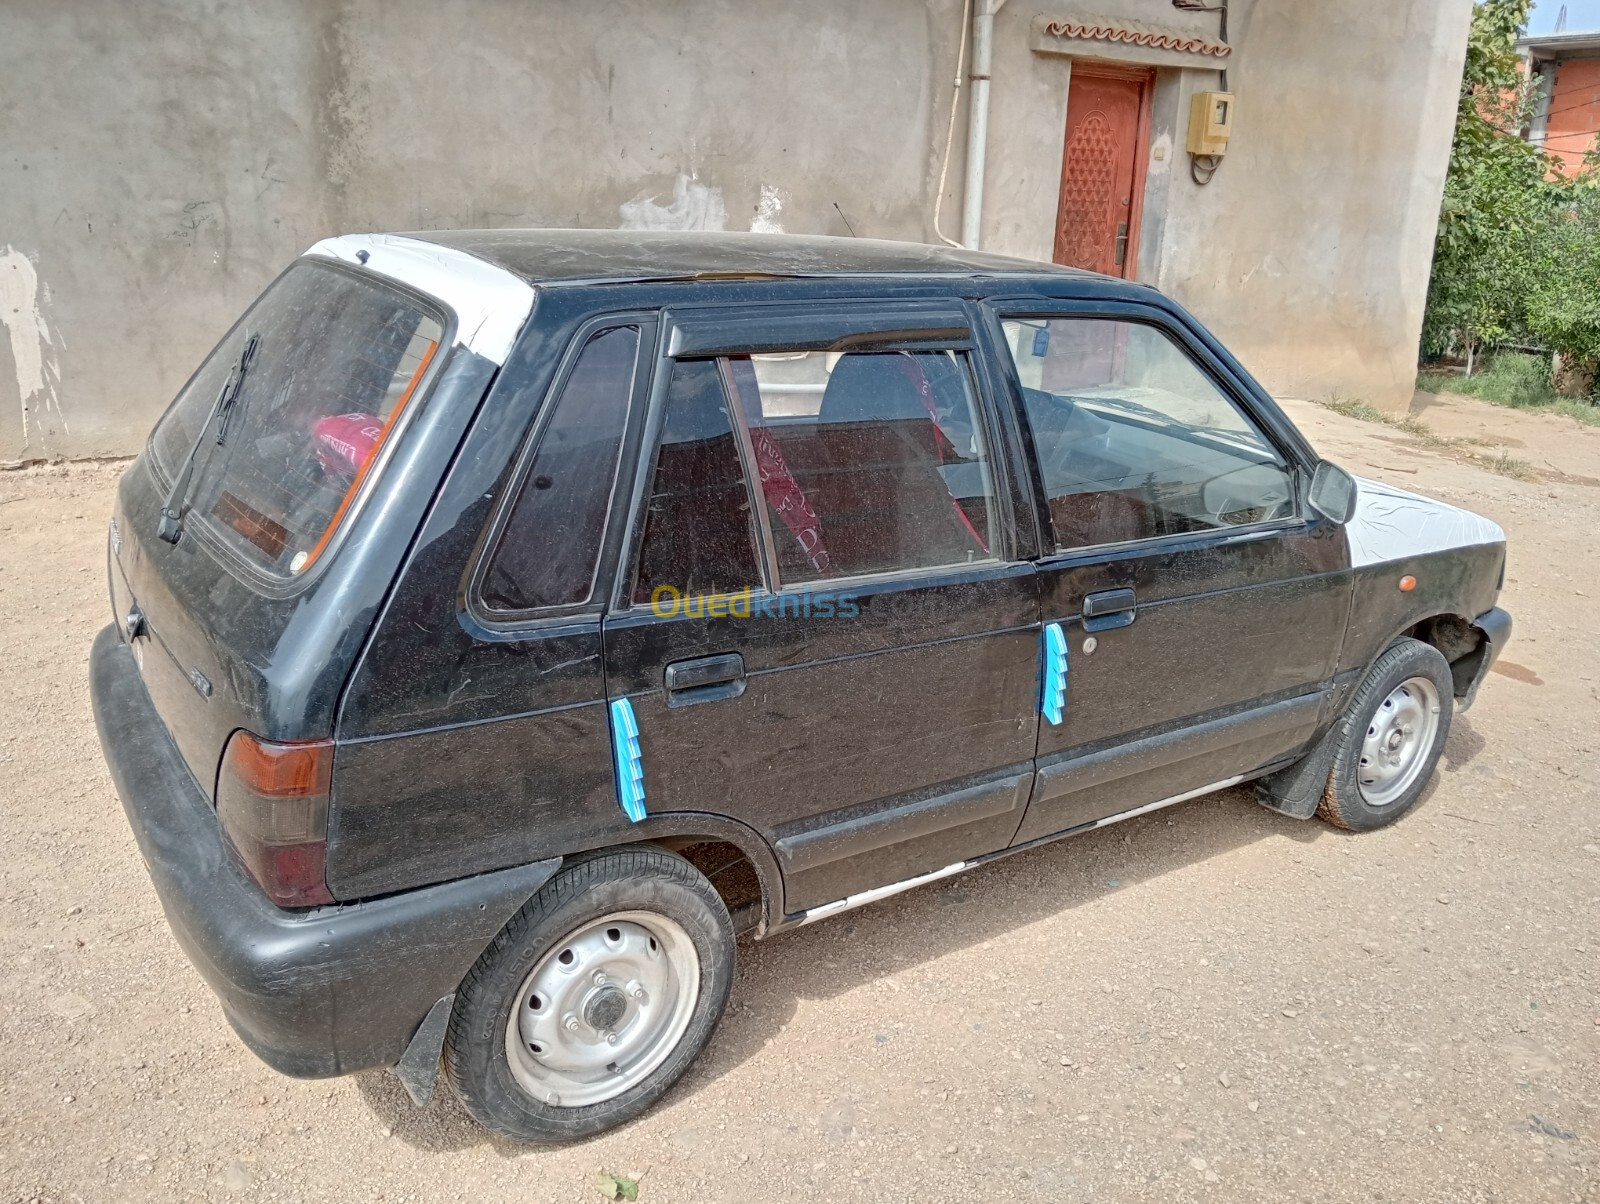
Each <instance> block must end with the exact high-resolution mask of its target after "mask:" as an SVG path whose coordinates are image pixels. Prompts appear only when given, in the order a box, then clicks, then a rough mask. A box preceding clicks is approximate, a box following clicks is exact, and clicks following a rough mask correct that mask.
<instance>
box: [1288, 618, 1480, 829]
mask: <svg viewBox="0 0 1600 1204" xmlns="http://www.w3.org/2000/svg"><path fill="white" fill-rule="evenodd" d="M1453 709H1454V703H1453V698H1452V682H1451V677H1450V663H1449V662H1448V661H1446V660H1445V659H1444V657H1443V656H1442V655H1441V654H1440V652H1439V650H1438V649H1437V648H1434V647H1433V646H1432V645H1429V644H1424V643H1422V642H1421V641H1420V640H1411V639H1405V640H1400V641H1398V642H1397V643H1395V644H1394V645H1392V646H1391V647H1390V648H1389V649H1388V650H1387V651H1386V652H1384V654H1383V655H1382V656H1380V657H1379V658H1378V660H1377V663H1375V664H1374V665H1373V666H1372V670H1371V671H1370V672H1369V673H1368V674H1367V676H1366V679H1365V680H1364V681H1363V682H1362V683H1361V685H1360V686H1359V687H1358V688H1357V690H1356V693H1355V696H1354V697H1353V698H1352V699H1351V700H1350V706H1349V708H1348V709H1347V710H1346V711H1345V714H1344V716H1343V718H1341V719H1340V720H1339V726H1338V732H1339V736H1338V752H1337V753H1336V754H1335V756H1334V762H1333V771H1332V772H1331V773H1330V774H1329V775H1328V785H1327V788H1326V789H1325V790H1324V791H1323V795H1322V802H1321V804H1320V805H1319V806H1318V808H1317V814H1318V815H1320V816H1321V817H1322V818H1323V819H1325V820H1327V821H1328V822H1329V823H1331V824H1333V825H1335V826H1336V827H1340V828H1349V829H1351V830H1352V831H1356V832H1367V831H1370V830H1372V829H1373V828H1381V827H1383V826H1384V825H1385V824H1391V823H1393V822H1394V821H1395V820H1397V819H1399V818H1400V817H1401V816H1402V815H1404V814H1405V813H1406V812H1407V811H1409V810H1411V808H1412V807H1414V806H1416V804H1417V800H1418V799H1420V798H1421V797H1422V792H1423V791H1424V790H1425V789H1426V788H1427V785H1428V781H1429V779H1430V778H1432V777H1433V771H1434V768H1435V766H1437V765H1438V763H1439V756H1440V754H1441V753H1443V751H1444V745H1445V741H1446V740H1447V739H1448V738H1449V736H1450V719H1451V715H1452V712H1453Z"/></svg>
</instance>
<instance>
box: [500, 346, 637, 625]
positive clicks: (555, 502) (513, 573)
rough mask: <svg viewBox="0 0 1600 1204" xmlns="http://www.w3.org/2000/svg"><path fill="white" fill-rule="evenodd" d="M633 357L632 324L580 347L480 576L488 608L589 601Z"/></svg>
mask: <svg viewBox="0 0 1600 1204" xmlns="http://www.w3.org/2000/svg"><path fill="white" fill-rule="evenodd" d="M638 358H639V329H638V327H636V326H616V327H612V328H611V329H609V330H604V331H601V332H599V333H598V334H595V335H593V336H591V337H590V339H589V341H588V342H587V343H585V344H584V346H583V350H582V352H581V353H580V354H579V356H578V360H577V363H576V364H575V365H574V366H573V369H572V373H571V375H570V376H568V377H567V381H566V384H565V385H564V386H562V389H561V393H560V396H559V397H558V398H557V399H556V403H555V409H554V411H553V412H552V413H551V414H550V416H549V418H548V420H547V421H546V423H545V426H544V428H543V430H542V431H541V432H540V433H539V434H538V436H537V438H538V446H537V449H536V450H535V452H534V456H533V461H532V463H531V464H530V465H529V466H528V471H527V473H526V475H525V476H524V477H523V482H522V491H521V493H520V494H519V495H518V497H517V501H516V505H515V506H514V507H513V508H512V510H511V515H510V517H509V518H508V519H507V521H506V525H505V527H504V529H503V530H502V532H501V535H500V539H499V543H498V544H497V545H496V547H495V552H494V557H493V559H492V560H491V561H490V562H489V568H488V571H487V572H486V573H485V575H484V578H483V585H482V597H483V601H484V602H485V604H487V605H488V607H489V609H491V610H496V611H527V610H538V609H543V608H546V607H560V606H581V605H583V604H584V603H586V602H588V601H589V600H590V599H591V597H592V596H593V594H594V586H595V571H596V566H597V565H598V563H599V555H600V539H601V536H602V534H603V533H604V531H605V524H606V514H607V512H608V511H609V509H610V506H611V498H612V495H613V490H614V489H615V487H616V476H617V460H618V457H619V455H620V453H621V449H622V435H623V430H624V428H625V427H626V426H627V421H628V402H629V399H630V398H631V397H632V395H633V387H634V373H635V371H636V370H637V364H638Z"/></svg>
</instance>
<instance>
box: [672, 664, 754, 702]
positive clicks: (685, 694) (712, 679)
mask: <svg viewBox="0 0 1600 1204" xmlns="http://www.w3.org/2000/svg"><path fill="white" fill-rule="evenodd" d="M665 684H666V688H667V705H668V706H669V707H683V706H691V705H693V704H694V703H697V702H716V701H718V700H719V699H723V698H737V697H739V695H741V694H743V693H744V686H745V678H744V657H742V656H740V655H739V654H738V653H737V652H725V653H722V654H721V655H718V656H701V657H696V658H695V659H694V660H688V661H676V662H674V663H673V664H670V665H668V666H667V672H666V682H665Z"/></svg>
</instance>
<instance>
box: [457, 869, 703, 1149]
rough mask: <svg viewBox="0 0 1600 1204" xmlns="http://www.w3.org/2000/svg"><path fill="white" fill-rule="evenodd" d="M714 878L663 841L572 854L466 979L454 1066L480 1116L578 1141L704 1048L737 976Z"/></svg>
mask: <svg viewBox="0 0 1600 1204" xmlns="http://www.w3.org/2000/svg"><path fill="white" fill-rule="evenodd" d="M733 949H734V945H733V926H732V924H731V922H730V921H729V918H728V911H727V908H726V907H725V906H724V905H723V902H722V900H721V898H720V897H718V895H717V892H716V890H715V889H714V888H713V887H712V886H711V884H710V883H709V882H707V881H706V879H705V878H704V877H703V876H702V875H701V874H700V873H699V871H698V870H696V869H695V868H694V867H693V866H691V865H690V864H689V863H688V862H687V861H685V860H684V859H683V858H681V857H678V856H676V855H674V854H672V853H668V852H666V851H665V850H663V849H658V848H655V847H650V846H646V847H641V848H629V849H620V850H617V851H615V852H608V853H601V854H597V855H594V856H591V857H587V858H584V859H582V860H579V861H576V862H574V863H572V864H570V865H568V866H566V867H564V868H563V869H562V870H561V872H560V873H558V874H557V875H556V876H555V877H554V878H552V879H551V880H550V881H549V882H548V883H546V884H545V886H544V889H542V890H541V891H540V892H539V893H538V894H537V895H535V896H534V897H533V898H532V899H530V900H529V901H528V903H527V904H526V905H525V906H524V907H523V908H522V910H521V911H520V912H518V913H517V915H516V916H515V917H513V918H512V920H511V922H510V923H509V924H507V925H506V927H505V929H504V930H503V931H502V932H501V933H500V935H499V936H498V937H496V938H495V941H494V943H493V944H492V945H490V947H489V948H488V949H487V950H486V951H485V952H484V954H483V956H482V957H481V958H479V960H478V963H477V965H476V966H474V967H473V969H472V971H471V972H470V973H469V974H468V976H467V978H466V980H465V981H464V982H463V983H462V986H461V989H460V991H459V992H458V993H457V995H456V1004H455V1010H454V1012H453V1013H452V1015H451V1021H450V1033H449V1037H448V1038H447V1040H446V1044H445V1066H446V1069H447V1070H448V1072H449V1075H450V1079H451V1082H452V1083H453V1084H454V1086H455V1089H456V1093H457V1094H458V1095H459V1096H460V1097H461V1101H462V1103H463V1104H464V1105H465V1106H466V1108H467V1111H468V1112H470V1113H471V1114H472V1115H473V1117H474V1118H476V1119H477V1120H478V1121H479V1122H480V1123H481V1124H483V1125H485V1126H486V1127H488V1128H490V1129H493V1130H494V1131H495V1132H497V1133H501V1134H504V1135H505V1136H507V1137H511V1138H514V1139H517V1140H520V1141H540V1142H551V1141H570V1140H574V1139H576V1138H581V1137H587V1136H589V1135H591V1134H594V1133H599V1132H602V1131H604V1130H606V1129H609V1128H612V1127H614V1126H616V1125H619V1124H622V1123H624V1122H626V1121H628V1120H631V1119H632V1118H633V1117H635V1116H637V1115H639V1114H640V1113H641V1112H643V1111H645V1110H646V1109H647V1108H649V1107H650V1105H651V1104H653V1103H654V1102H655V1101H656V1100H657V1099H659V1098H660V1097H661V1095H662V1094H664V1093H665V1092H666V1090H667V1089H668V1088H669V1087H671V1086H672V1084H673V1083H674V1082H676V1081H677V1079H678V1078H679V1076H681V1075H682V1074H683V1072H684V1071H685V1070H687V1069H688V1067H689V1064H690V1063H691V1062H692V1061H693V1060H694V1058H695V1056H696V1055H697V1054H699V1052H700V1050H701V1049H702V1048H704V1047H705V1044H706V1042H707V1041H708V1040H709V1039H710V1036H711V1032H712V1030H713V1029H714V1028H715V1027H716V1025H717V1021H718V1020H719V1019H720V1018H721V1016H722V1009H723V1006H724V1005H725V1004H726V1002H727V998H728V988H729V985H730V984H731V982H732V977H733V957H734V953H733Z"/></svg>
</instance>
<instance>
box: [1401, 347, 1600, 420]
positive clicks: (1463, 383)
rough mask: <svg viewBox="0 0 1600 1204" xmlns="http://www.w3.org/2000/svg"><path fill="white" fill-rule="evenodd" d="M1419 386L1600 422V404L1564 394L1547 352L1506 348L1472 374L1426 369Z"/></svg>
mask: <svg viewBox="0 0 1600 1204" xmlns="http://www.w3.org/2000/svg"><path fill="white" fill-rule="evenodd" d="M1417 388H1419V389H1423V390H1425V391H1426V392H1429V393H1461V394H1465V395H1466V396H1468V397H1476V398H1479V399H1480V400H1482V401H1487V402H1492V403H1493V404H1495V405H1501V406H1510V407H1512V408H1513V409H1519V410H1545V411H1548V412H1550V413H1556V414H1566V415H1567V416H1568V417H1571V418H1576V419H1577V420H1578V421H1579V422H1582V423H1585V424H1587V425H1590V426H1600V405H1595V404H1594V403H1592V402H1589V401H1584V400H1581V399H1575V398H1571V397H1562V396H1561V395H1560V394H1558V393H1557V392H1556V391H1555V389H1554V388H1553V387H1552V385H1551V381H1550V357H1549V356H1547V355H1529V354H1527V353H1526V352H1518V351H1502V352H1499V353H1497V354H1495V355H1493V356H1491V357H1490V358H1489V359H1488V360H1487V361H1486V362H1485V366H1484V369H1483V371H1481V372H1474V373H1473V374H1472V375H1471V376H1462V375H1461V374H1460V373H1456V372H1437V371H1429V370H1427V369H1424V370H1423V371H1422V373H1421V374H1420V375H1419V376H1418V377H1417Z"/></svg>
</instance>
